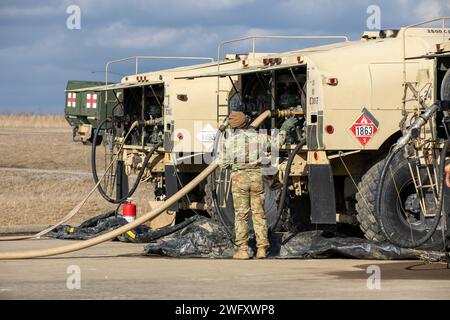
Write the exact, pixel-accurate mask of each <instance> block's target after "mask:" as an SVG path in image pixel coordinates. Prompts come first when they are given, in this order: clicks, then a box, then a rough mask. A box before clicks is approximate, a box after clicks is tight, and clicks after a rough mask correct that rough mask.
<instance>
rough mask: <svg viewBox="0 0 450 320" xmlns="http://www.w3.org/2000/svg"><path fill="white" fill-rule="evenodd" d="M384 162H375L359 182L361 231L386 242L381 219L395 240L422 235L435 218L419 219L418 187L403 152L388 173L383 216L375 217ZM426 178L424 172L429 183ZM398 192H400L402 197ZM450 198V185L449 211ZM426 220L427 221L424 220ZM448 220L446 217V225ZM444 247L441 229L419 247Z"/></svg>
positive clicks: (446, 195) (357, 196)
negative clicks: (416, 189)
mask: <svg viewBox="0 0 450 320" xmlns="http://www.w3.org/2000/svg"><path fill="white" fill-rule="evenodd" d="M383 165H384V160H382V161H380V162H378V163H376V164H375V165H374V166H373V167H372V168H370V169H369V171H367V173H366V174H365V175H364V176H363V177H362V179H361V182H360V183H359V184H358V188H359V192H358V193H357V194H356V200H357V203H356V210H357V211H358V215H357V219H358V221H359V223H360V228H361V230H362V231H363V232H364V235H365V237H366V238H367V239H369V240H373V241H377V242H382V241H387V239H388V238H387V236H386V235H385V234H384V232H383V230H382V229H381V227H380V225H379V221H382V223H383V226H384V228H385V229H387V230H386V231H387V232H389V234H390V238H392V239H395V238H396V239H411V237H413V239H420V238H422V237H423V236H424V235H425V233H426V232H427V230H428V229H429V223H430V222H431V220H432V218H429V219H421V218H420V217H421V215H422V213H421V212H420V208H419V207H418V206H417V203H418V202H417V200H414V194H415V188H414V184H413V181H412V179H411V174H410V171H409V167H408V162H407V161H406V159H405V158H404V157H403V155H402V153H401V152H399V153H398V154H397V155H396V156H395V157H394V159H393V160H392V162H391V166H390V168H391V169H390V170H389V172H388V174H387V175H386V176H387V178H386V181H385V182H384V185H383V194H382V198H381V201H382V206H381V210H380V215H379V216H375V215H377V212H375V203H376V197H377V190H378V184H379V183H380V176H381V171H382V169H383ZM392 177H393V178H392ZM424 177H425V175H423V177H422V178H423V179H424V184H427V183H428V181H427V179H425V178H424ZM394 181H395V182H394ZM398 194H400V197H399V196H398ZM449 199H450V197H449V188H446V190H445V195H444V210H446V211H448V208H450V201H449ZM414 201H415V202H414ZM366 202H367V204H366ZM447 214H448V213H447ZM424 220H425V221H427V222H424ZM448 220H449V219H448V218H447V225H448ZM425 223H427V224H425ZM442 246H443V237H442V232H441V230H440V228H438V230H437V231H436V232H435V233H434V234H433V236H432V237H431V239H430V240H429V241H428V242H426V243H425V244H424V245H422V246H421V247H420V248H423V249H426V248H435V249H437V248H442Z"/></svg>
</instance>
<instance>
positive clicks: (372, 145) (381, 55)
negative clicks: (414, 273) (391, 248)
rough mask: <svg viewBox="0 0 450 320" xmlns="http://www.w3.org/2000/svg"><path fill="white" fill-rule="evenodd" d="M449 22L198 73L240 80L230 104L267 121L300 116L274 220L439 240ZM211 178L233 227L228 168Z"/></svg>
mask: <svg viewBox="0 0 450 320" xmlns="http://www.w3.org/2000/svg"><path fill="white" fill-rule="evenodd" d="M447 20H448V18H439V19H434V20H431V21H426V22H422V23H418V24H414V25H411V26H407V27H402V28H400V29H396V30H381V31H377V32H373V31H370V32H365V33H363V35H362V37H361V39H360V40H359V41H344V42H339V43H336V44H332V45H325V46H319V47H313V48H307V49H302V50H298V51H290V52H284V53H278V54H271V55H267V56H262V57H260V58H258V59H251V60H250V59H248V60H244V61H243V62H242V64H241V65H240V66H239V68H237V69H235V70H218V71H216V72H213V73H209V74H208V73H205V74H202V75H199V77H203V78H208V77H213V78H214V77H218V78H219V79H222V78H225V77H230V78H232V79H233V80H234V86H233V90H232V91H231V92H230V99H229V101H230V110H231V109H235V110H240V111H243V112H245V113H247V114H249V115H257V114H261V113H262V112H264V111H266V110H270V111H271V114H272V117H271V118H270V120H267V121H266V123H265V124H264V125H263V126H265V127H266V128H268V129H276V128H280V126H281V124H282V123H283V121H284V120H285V118H286V117H285V116H288V117H296V118H297V123H296V125H295V126H294V127H293V128H292V130H291V131H290V135H288V139H287V144H286V145H285V146H284V147H283V148H282V149H281V151H280V161H279V162H280V165H279V169H280V170H279V174H280V179H279V181H282V182H283V184H282V185H283V186H282V188H281V191H280V193H279V194H281V196H279V194H278V198H279V199H278V203H277V201H274V200H273V199H272V198H271V197H270V193H266V195H268V197H267V198H266V205H268V206H266V212H268V216H269V219H272V221H275V222H276V223H278V222H279V223H281V224H283V226H284V228H285V229H290V230H292V229H293V230H296V229H297V230H298V229H299V228H300V229H302V228H310V227H314V225H315V226H317V225H321V224H335V223H336V222H344V223H354V224H359V226H360V228H361V230H362V231H363V233H364V235H365V237H367V238H368V239H371V240H376V241H385V240H389V241H391V242H393V243H395V244H398V245H401V246H404V247H416V246H419V245H435V244H439V243H442V240H443V239H445V237H446V235H445V233H446V232H445V229H446V224H447V222H448V219H445V218H446V215H447V214H443V215H442V216H443V217H444V218H442V219H441V218H440V217H441V211H445V207H446V206H448V205H450V203H448V196H445V197H444V194H445V195H447V190H445V189H444V187H443V183H442V181H443V180H442V174H443V166H441V167H439V165H440V164H441V163H442V164H443V163H445V161H440V159H445V157H446V149H447V148H446V147H445V145H444V142H445V141H447V140H448V125H447V121H448V117H447V116H448V111H447V108H448V103H447V102H446V101H448V100H449V99H450V70H449V69H450V29H448V28H445V22H446V21H447ZM435 22H438V23H439V27H434V26H433V23H435ZM429 24H431V25H432V26H428V25H429ZM250 57H251V55H250ZM233 100H237V101H233ZM286 110H289V111H291V112H290V113H288V112H286ZM399 139H400V140H399ZM397 140H399V142H398V143H397ZM443 148H444V149H445V150H444V153H443V154H441V153H440V151H441V150H442V149H443ZM393 151H395V156H394V157H388V158H389V163H387V161H386V160H385V158H386V157H387V156H388V155H391V154H393ZM283 158H285V159H283ZM439 168H440V169H439ZM213 178H214V179H215V180H214V182H213V183H211V184H210V187H208V186H207V190H206V191H207V194H210V195H211V196H212V197H213V198H216V201H215V207H216V208H217V210H218V212H219V214H220V215H221V217H222V220H224V221H225V222H226V223H227V224H228V225H230V226H231V225H232V220H233V210H231V209H230V208H232V203H231V199H230V194H229V191H227V190H228V189H229V187H228V186H227V185H228V184H229V174H228V172H226V170H222V172H219V173H217V174H215V175H213ZM210 182H211V181H210ZM272 186H273V184H272ZM269 189H270V188H269ZM441 191H442V196H440V192H441ZM275 198H276V197H275ZM284 204H285V209H287V210H281V208H282V207H283V205H284ZM270 206H272V207H275V208H273V209H272V210H270ZM442 207H443V208H444V209H442ZM447 211H448V210H447ZM272 226H273V223H272Z"/></svg>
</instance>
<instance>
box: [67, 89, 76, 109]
mask: <svg viewBox="0 0 450 320" xmlns="http://www.w3.org/2000/svg"><path fill="white" fill-rule="evenodd" d="M76 102H77V94H76V93H74V92H69V93H68V94H67V106H68V107H71V108H75V104H76Z"/></svg>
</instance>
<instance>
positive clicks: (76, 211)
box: [0, 121, 139, 241]
mask: <svg viewBox="0 0 450 320" xmlns="http://www.w3.org/2000/svg"><path fill="white" fill-rule="evenodd" d="M138 125H139V122H138V121H135V122H133V124H132V125H131V127H130V129H129V130H128V132H127V134H126V135H125V137H124V139H123V141H122V143H121V145H120V147H119V149H118V151H117V154H116V155H115V156H114V158H113V159H112V160H111V162H110V163H109V165H108V167H107V168H106V169H105V174H104V175H103V176H102V177H101V178H100V179H99V180H98V182H97V183H96V184H95V186H94V187H93V188H92V189H91V190H90V191H89V193H88V194H87V196H86V197H84V199H83V200H81V201H80V203H78V204H77V205H76V206H75V207H74V208H73V209H72V210H70V211H69V213H68V214H66V215H65V216H64V217H63V218H62V219H61V220H59V221H58V223H56V224H55V225H51V226H49V227H48V228H46V229H44V230H42V231H40V232H38V233H36V234H33V235H30V236H8V237H0V241H17V240H26V239H33V238H39V237H42V236H43V235H45V234H47V233H49V232H50V231H52V230H54V229H56V228H57V227H59V226H60V225H62V224H63V223H65V222H67V221H68V220H69V219H71V218H72V217H73V216H74V215H75V214H77V213H78V211H80V209H81V208H82V207H83V205H84V204H85V203H86V201H87V200H88V199H89V198H90V196H91V195H92V194H93V193H94V191H95V190H96V189H97V187H98V186H99V184H100V183H101V182H102V181H103V179H104V178H105V176H106V172H108V170H109V169H110V168H111V166H112V165H113V163H114V162H115V161H116V160H117V158H118V157H119V153H120V151H121V150H122V148H123V145H124V144H125V141H126V139H127V137H128V135H129V134H130V133H131V131H133V129H134V128H136V127H137V126H138Z"/></svg>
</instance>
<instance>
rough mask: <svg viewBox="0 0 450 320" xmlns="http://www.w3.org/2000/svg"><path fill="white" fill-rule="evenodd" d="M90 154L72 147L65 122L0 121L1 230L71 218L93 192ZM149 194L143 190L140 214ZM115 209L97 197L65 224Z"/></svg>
mask: <svg viewBox="0 0 450 320" xmlns="http://www.w3.org/2000/svg"><path fill="white" fill-rule="evenodd" d="M100 149H102V148H100ZM90 150H91V149H90V146H85V145H82V144H81V143H79V142H78V143H75V142H73V141H72V132H71V129H70V126H69V125H68V124H67V122H66V121H65V120H64V117H63V116H52V115H43V116H36V115H29V116H27V115H23V114H21V115H0V174H1V178H0V190H1V192H0V203H1V204H2V206H3V208H2V210H1V212H0V226H10V225H18V224H52V223H55V222H56V221H58V220H59V219H60V218H61V217H63V216H64V215H65V214H66V213H67V212H69V211H70V210H71V209H72V208H73V207H74V206H75V205H76V204H77V203H78V202H79V201H81V200H82V199H83V198H84V197H85V195H86V194H87V193H88V192H89V190H90V189H91V188H92V187H93V186H94V183H93V179H92V176H91V174H90ZM99 158H100V157H99ZM151 194H152V192H151V187H150V186H149V185H146V184H141V186H140V188H139V189H138V191H137V192H136V194H135V195H134V196H133V197H134V198H135V199H136V200H135V201H136V203H137V205H138V214H141V213H142V212H145V211H146V210H148V209H149V207H148V204H147V201H148V200H150V199H149V196H150V195H151ZM114 208H115V205H112V204H109V203H108V202H106V201H105V200H103V198H102V197H101V196H100V195H99V194H98V192H95V193H94V194H93V195H92V196H91V198H90V199H89V200H88V202H87V203H86V204H85V206H84V207H83V208H82V209H81V211H80V212H79V213H78V214H77V215H75V217H73V218H72V220H70V221H69V224H72V225H76V224H78V223H80V222H82V221H84V220H85V219H87V218H89V217H91V216H93V215H96V214H99V213H103V212H106V211H107V210H111V209H114Z"/></svg>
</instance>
